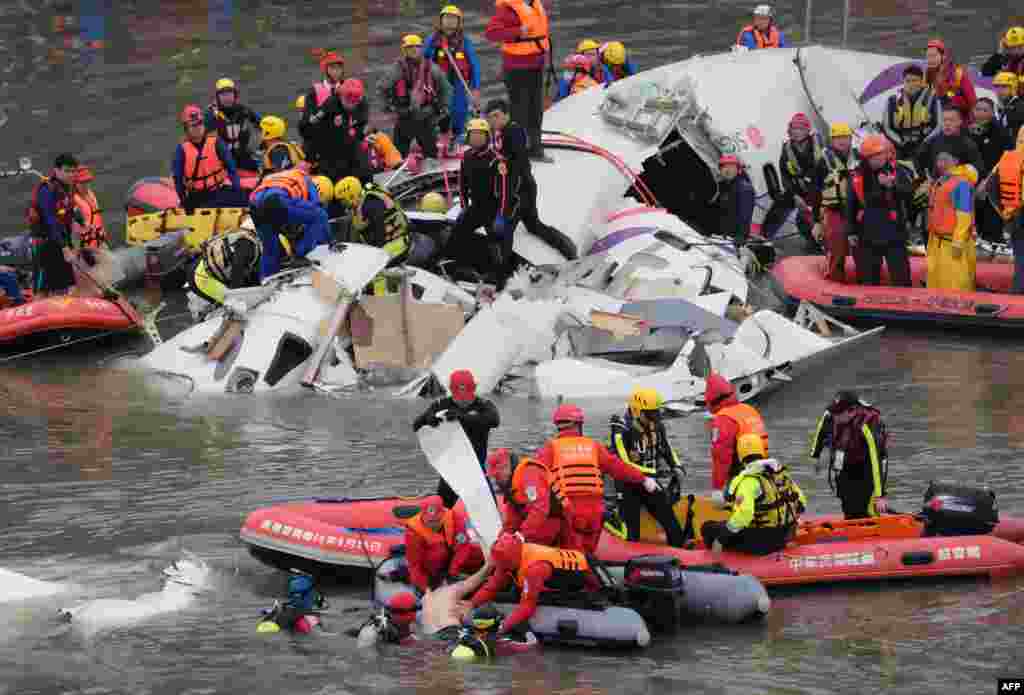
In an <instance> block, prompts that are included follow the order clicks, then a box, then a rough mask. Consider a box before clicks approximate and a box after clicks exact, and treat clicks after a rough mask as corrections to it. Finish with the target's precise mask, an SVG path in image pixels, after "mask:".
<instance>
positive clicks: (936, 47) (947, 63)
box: [925, 39, 978, 125]
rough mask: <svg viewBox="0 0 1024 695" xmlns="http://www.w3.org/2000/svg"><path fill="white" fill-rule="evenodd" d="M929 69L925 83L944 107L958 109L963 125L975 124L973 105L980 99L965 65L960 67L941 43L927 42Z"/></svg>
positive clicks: (937, 41)
mask: <svg viewBox="0 0 1024 695" xmlns="http://www.w3.org/2000/svg"><path fill="white" fill-rule="evenodd" d="M925 60H926V62H927V64H928V69H927V70H926V71H925V80H926V81H927V82H928V85H929V86H930V87H931V88H932V91H934V92H935V96H936V97H938V98H939V99H940V100H941V101H942V105H943V106H955V107H956V109H957V110H958V111H959V112H960V115H961V116H962V117H963V120H964V123H966V124H967V125H970V124H971V123H973V122H974V105H975V104H976V103H977V101H978V95H977V94H975V92H974V83H973V82H972V81H971V76H970V74H969V73H968V72H967V68H965V67H964V66H963V65H957V64H956V61H954V60H953V55H952V53H951V52H950V51H949V50H947V48H946V44H945V43H944V42H943V41H942V40H941V39H932V40H931V41H929V42H928V48H927V49H926V51H925Z"/></svg>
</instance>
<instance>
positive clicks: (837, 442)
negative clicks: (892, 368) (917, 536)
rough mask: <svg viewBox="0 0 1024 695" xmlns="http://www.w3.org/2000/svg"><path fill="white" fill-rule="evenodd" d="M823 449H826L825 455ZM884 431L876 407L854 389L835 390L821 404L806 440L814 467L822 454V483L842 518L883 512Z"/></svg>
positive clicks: (885, 508) (886, 459) (886, 443)
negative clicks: (831, 493) (831, 492)
mask: <svg viewBox="0 0 1024 695" xmlns="http://www.w3.org/2000/svg"><path fill="white" fill-rule="evenodd" d="M826 449H827V450H828V453H827V454H826V453H825V452H826ZM888 450H889V432H888V430H887V429H886V427H885V422H883V421H882V415H881V413H879V412H878V409H877V408H875V407H873V406H872V405H871V404H869V403H865V402H864V401H862V400H861V399H860V396H858V395H857V393H856V392H854V391H840V392H839V393H838V394H836V397H835V399H833V401H832V403H831V404H830V405H829V406H828V408H826V409H825V414H824V415H822V416H821V419H820V420H819V421H818V427H817V429H816V430H815V432H814V436H813V438H812V439H811V452H810V456H811V459H813V460H814V461H815V470H816V471H819V470H820V469H821V464H820V463H819V462H820V461H821V460H822V458H823V454H824V455H825V456H827V457H828V483H829V487H831V488H832V489H833V490H834V491H835V493H836V496H838V497H839V500H840V502H841V503H842V505H843V516H844V517H846V518H847V519H866V518H868V517H872V516H879V515H880V514H884V513H885V512H886V511H888V503H887V501H886V497H885V488H886V482H887V479H888V477H889V456H888Z"/></svg>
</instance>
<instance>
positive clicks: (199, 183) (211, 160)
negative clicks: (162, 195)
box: [171, 104, 248, 215]
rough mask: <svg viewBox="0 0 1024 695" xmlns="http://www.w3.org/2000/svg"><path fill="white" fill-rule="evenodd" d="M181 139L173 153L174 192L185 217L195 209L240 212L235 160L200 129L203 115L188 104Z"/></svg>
mask: <svg viewBox="0 0 1024 695" xmlns="http://www.w3.org/2000/svg"><path fill="white" fill-rule="evenodd" d="M181 123H182V127H183V128H184V129H185V139H184V140H182V141H181V143H180V144H179V145H178V148H177V149H176V150H175V152H174V163H173V164H172V167H171V168H172V171H173V173H174V188H175V189H176V190H177V191H178V199H179V200H180V201H181V206H182V207H183V208H185V212H186V213H187V214H190V215H191V214H192V213H193V212H195V210H196V208H242V207H245V206H246V205H247V204H248V196H247V195H246V193H245V192H244V191H243V190H242V184H241V182H240V181H239V179H238V171H237V169H236V168H235V160H234V158H232V156H231V152H230V150H229V149H228V147H227V145H225V144H224V143H223V142H221V141H220V140H219V139H218V138H217V136H216V135H215V134H213V133H207V131H206V126H205V125H203V113H202V111H200V110H199V107H198V106H195V105H194V104H189V105H188V106H186V107H185V108H184V110H183V111H182V112H181Z"/></svg>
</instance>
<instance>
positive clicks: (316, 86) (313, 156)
mask: <svg viewBox="0 0 1024 695" xmlns="http://www.w3.org/2000/svg"><path fill="white" fill-rule="evenodd" d="M320 73H321V74H322V76H323V79H322V80H320V81H318V82H314V83H313V86H312V87H311V88H310V90H309V92H307V93H306V96H305V98H304V99H303V110H302V118H301V119H299V134H300V135H301V136H302V142H303V143H304V144H305V146H306V148H305V149H306V158H307V159H308V160H309V161H310V162H311V163H316V162H318V161H319V160H320V153H319V152H318V151H317V149H316V147H317V144H318V143H319V142H320V141H321V139H322V138H320V137H318V136H319V134H320V133H319V131H320V128H321V126H322V125H323V124H324V122H325V120H326V117H327V112H326V111H325V110H324V108H323V106H324V103H325V102H326V101H327V99H328V98H330V96H331V95H332V94H334V90H335V89H336V88H337V87H338V85H340V84H341V83H342V80H344V79H345V59H344V58H342V57H341V55H340V54H338V53H336V52H335V51H328V52H326V53H324V54H323V56H321V58H320Z"/></svg>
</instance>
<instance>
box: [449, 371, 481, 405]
mask: <svg viewBox="0 0 1024 695" xmlns="http://www.w3.org/2000/svg"><path fill="white" fill-rule="evenodd" d="M448 390H449V391H450V392H451V394H452V398H454V399H455V400H457V401H471V400H473V399H474V398H476V379H474V378H473V372H471V371H469V370H468V369H456V370H455V371H454V372H452V375H451V376H450V377H449V378H448Z"/></svg>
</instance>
